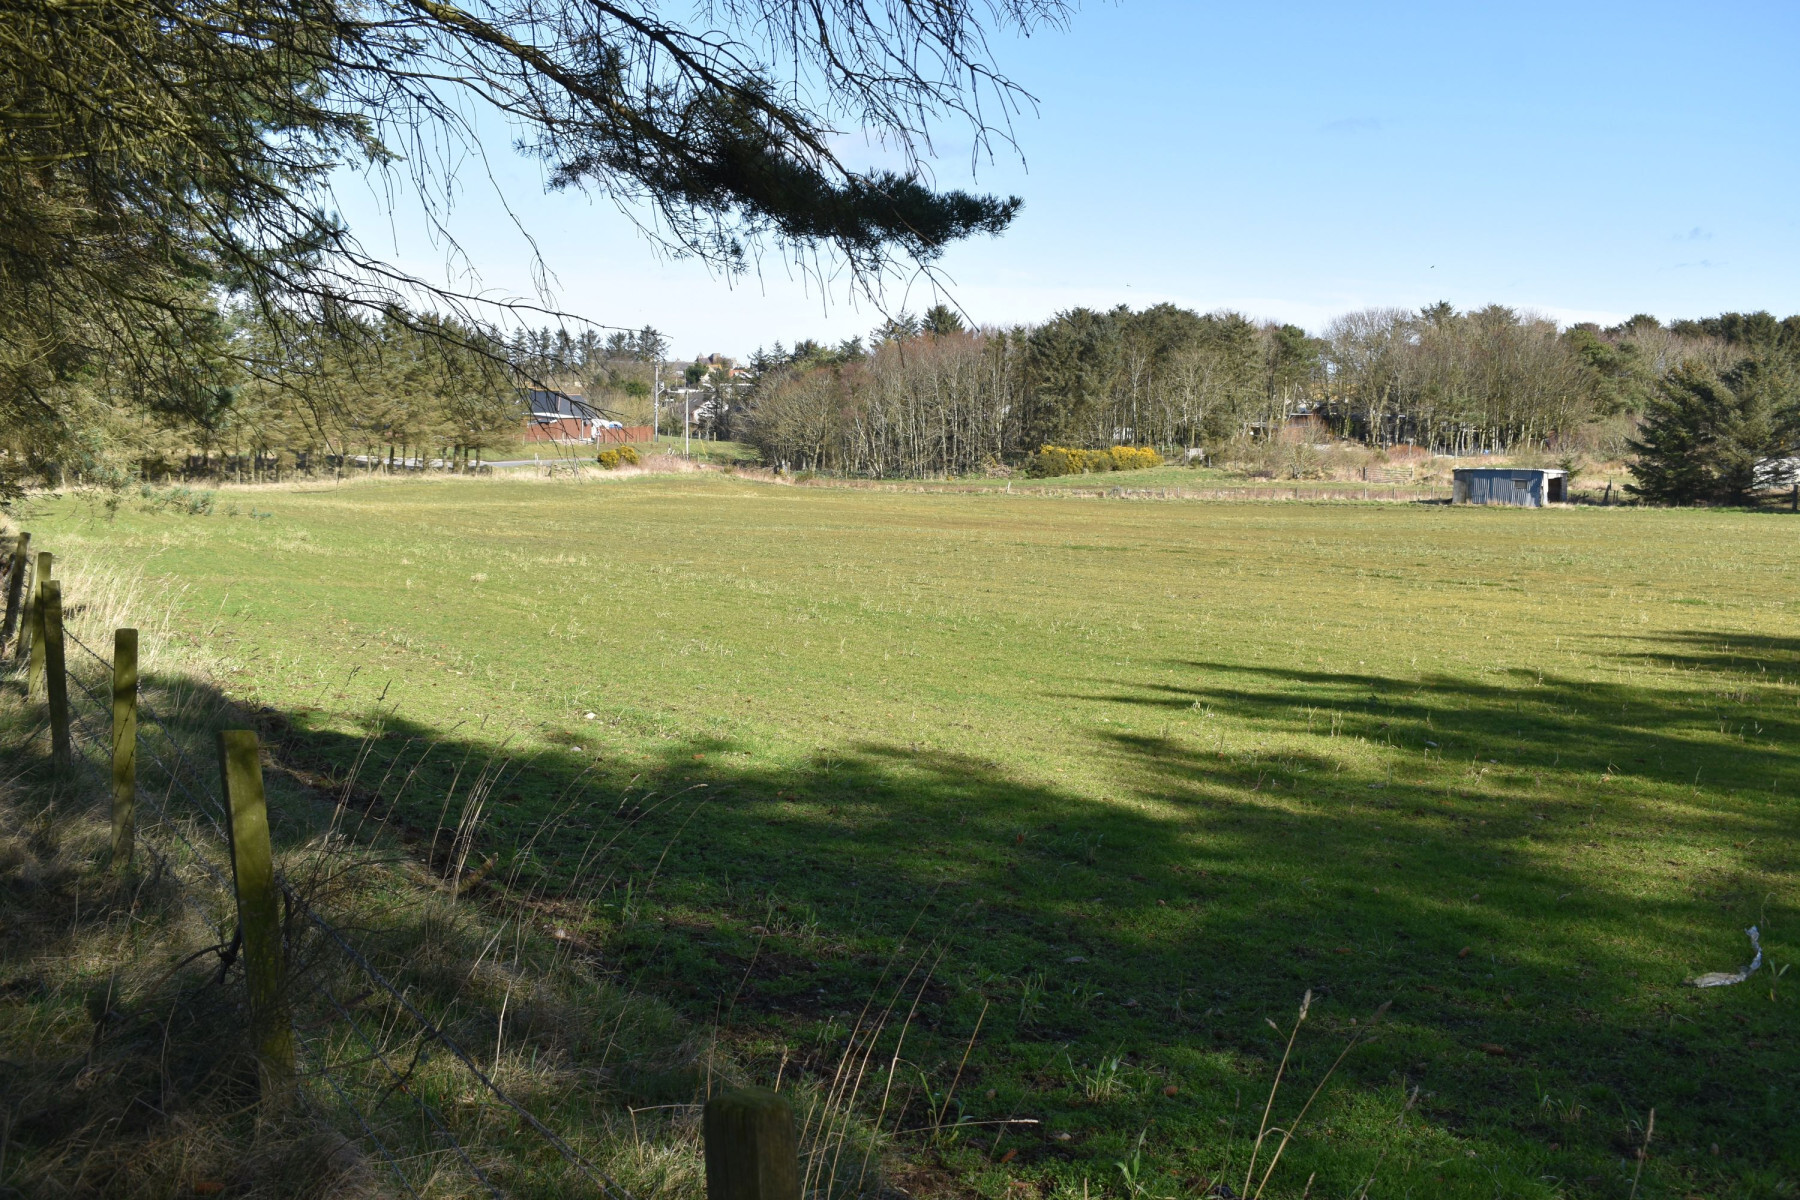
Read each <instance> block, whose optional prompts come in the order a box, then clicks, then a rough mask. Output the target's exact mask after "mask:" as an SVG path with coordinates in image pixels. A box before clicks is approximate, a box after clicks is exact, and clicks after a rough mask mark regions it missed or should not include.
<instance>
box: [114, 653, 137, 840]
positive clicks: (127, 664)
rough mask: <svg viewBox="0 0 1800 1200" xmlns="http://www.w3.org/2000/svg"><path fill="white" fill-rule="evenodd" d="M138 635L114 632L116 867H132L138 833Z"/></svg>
mask: <svg viewBox="0 0 1800 1200" xmlns="http://www.w3.org/2000/svg"><path fill="white" fill-rule="evenodd" d="M137 701H138V634H137V630H135V629H119V630H115V631H114V632H113V694H112V867H113V870H115V871H125V870H128V869H129V868H130V867H131V852H132V842H133V841H134V839H135V837H136V834H137Z"/></svg>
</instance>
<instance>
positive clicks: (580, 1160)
mask: <svg viewBox="0 0 1800 1200" xmlns="http://www.w3.org/2000/svg"><path fill="white" fill-rule="evenodd" d="M64 636H65V637H68V638H69V639H70V640H72V641H74V642H75V644H76V645H77V646H79V647H80V648H81V649H82V650H83V651H85V652H86V653H87V654H88V655H89V657H91V658H92V659H93V660H94V661H95V662H96V663H98V664H99V665H100V666H101V667H103V668H104V669H106V670H107V671H108V672H110V671H112V670H113V664H112V663H111V662H110V661H108V660H107V659H106V658H104V657H103V656H101V655H100V654H99V653H97V652H96V651H95V650H94V649H93V648H92V647H91V646H89V645H87V643H85V642H83V641H81V639H80V638H78V637H75V636H74V635H73V634H72V633H68V632H67V631H65V634H64ZM65 674H68V675H69V678H70V679H72V680H73V681H74V682H75V684H76V686H77V687H78V688H79V689H80V690H81V691H82V692H85V693H86V694H87V696H88V698H89V699H90V700H92V701H93V702H94V703H95V704H96V705H97V706H98V707H99V708H100V709H101V710H102V711H103V712H107V713H110V711H111V710H110V705H109V704H108V702H107V701H105V700H102V699H101V698H100V697H99V696H98V695H96V694H95V693H94V692H93V691H92V690H91V689H90V688H88V687H87V685H86V684H85V683H82V682H81V680H80V679H79V678H76V677H75V676H74V675H73V674H72V673H69V672H67V671H66V670H65ZM138 714H139V726H140V728H141V727H143V726H144V725H145V724H149V725H151V726H154V727H155V728H156V729H157V731H158V732H159V733H161V734H162V737H163V739H164V740H165V741H167V742H168V743H169V745H170V746H171V747H173V748H174V751H175V759H176V763H177V765H178V766H179V765H181V764H183V762H184V754H183V751H182V746H181V743H180V742H179V741H178V740H177V739H176V738H175V737H174V736H173V735H172V734H171V733H170V732H169V730H168V727H167V726H166V725H164V724H163V722H162V721H161V720H160V719H158V718H157V717H156V716H155V714H154V713H153V712H151V711H150V710H149V709H148V707H147V706H146V705H145V704H144V703H143V702H142V701H141V700H140V701H139V703H138ZM143 749H145V750H146V751H147V752H148V753H149V755H150V758H151V760H152V761H153V762H155V763H156V765H157V767H158V768H159V769H161V770H162V772H163V774H164V775H165V776H166V777H167V778H168V779H169V781H170V782H171V783H172V784H173V785H174V786H175V787H177V788H179V789H180V790H181V792H182V793H183V794H184V795H185V796H186V797H187V798H188V800H189V801H190V803H192V804H193V806H194V807H195V808H196V809H198V810H199V811H200V814H201V815H202V816H204V817H206V818H207V820H208V821H210V822H211V823H212V825H213V828H214V830H215V831H216V832H217V833H218V834H219V836H220V837H221V838H225V837H226V834H225V830H224V828H223V827H222V826H221V824H220V822H219V820H218V819H217V818H215V817H214V816H213V814H212V811H210V810H211V809H216V810H217V811H218V812H219V813H221V814H223V813H224V812H226V811H227V809H226V806H225V804H224V802H223V801H222V800H221V799H220V798H219V797H218V796H217V794H216V793H214V792H213V791H212V789H211V788H210V787H208V786H207V785H206V783H205V781H204V780H200V779H198V778H196V780H195V782H196V783H197V784H198V786H199V788H200V790H201V791H202V792H203V793H205V795H206V797H207V800H209V801H211V804H210V805H208V804H207V803H205V802H203V801H201V800H200V798H199V797H197V796H195V795H194V792H193V790H192V789H190V788H189V787H188V786H187V784H186V783H184V782H183V781H182V779H181V776H180V775H179V773H178V772H177V771H176V770H172V769H171V768H170V767H169V766H168V765H167V764H166V763H164V762H163V761H162V759H161V757H159V756H158V755H157V754H156V752H155V751H154V750H151V749H150V748H149V747H147V746H145V747H143ZM84 761H85V756H84ZM90 765H91V764H90ZM145 798H146V799H148V796H147V795H146V797H145ZM151 807H152V808H153V809H155V810H156V812H157V817H158V824H159V825H160V824H167V825H168V826H169V828H170V829H171V830H173V831H174V833H175V835H176V837H178V838H180V839H181V841H182V843H183V844H184V845H186V846H187V848H188V850H189V851H190V852H191V853H192V854H193V855H194V857H195V859H196V861H198V862H199V863H200V865H201V866H202V867H204V868H205V869H206V871H207V873H208V874H209V875H211V876H212V878H213V880H214V882H215V883H217V884H218V885H219V886H220V887H222V888H224V889H225V890H226V892H227V894H230V893H231V891H232V889H231V886H230V885H229V884H228V883H227V882H226V880H225V878H224V876H223V875H222V874H221V873H220V872H219V871H218V870H217V869H216V868H215V867H213V865H212V864H211V863H210V862H209V861H208V860H207V859H206V857H205V856H204V855H203V854H201V853H200V851H199V848H198V847H196V846H195V845H194V844H193V842H191V841H189V840H188V838H187V836H186V835H185V834H183V833H182V832H181V831H180V828H179V827H178V826H177V825H176V823H175V822H173V821H170V820H167V819H166V817H165V814H164V812H163V810H162V808H161V807H160V806H158V805H156V804H155V803H154V802H153V801H152V802H151ZM276 884H277V886H278V887H280V888H281V891H282V894H283V895H284V896H285V897H286V898H287V900H288V902H289V903H290V904H292V905H294V906H295V907H296V908H298V909H300V910H301V911H302V912H304V913H305V914H306V918H307V920H308V921H309V922H310V923H311V924H312V925H313V926H314V927H315V928H317V929H318V930H319V932H320V933H322V934H323V935H324V936H325V937H326V939H327V940H329V941H330V942H332V943H333V944H334V945H336V947H337V948H338V950H339V951H340V952H341V953H342V954H343V955H344V957H345V958H347V959H348V960H349V961H350V962H351V963H352V964H353V965H354V966H355V967H356V968H357V969H358V970H359V971H360V972H361V973H362V974H363V975H364V976H365V977H366V978H367V979H368V980H369V982H370V983H372V984H374V985H375V986H376V987H378V988H379V989H380V990H381V991H383V992H385V993H386V994H387V995H388V997H389V998H391V999H392V1000H393V1001H394V1002H395V1003H396V1004H398V1005H399V1006H400V1008H401V1009H402V1010H403V1011H404V1012H405V1013H406V1014H407V1015H408V1016H410V1017H411V1018H412V1019H413V1020H414V1021H416V1022H417V1023H418V1025H419V1027H420V1029H421V1030H422V1031H423V1032H424V1033H425V1034H426V1035H428V1036H429V1038H430V1039H431V1040H433V1041H435V1042H437V1043H438V1044H439V1045H441V1046H443V1047H444V1048H445V1049H446V1050H448V1051H449V1052H450V1054H451V1055H452V1057H454V1058H455V1059H456V1060H457V1061H458V1062H459V1063H461V1064H462V1066H463V1068H464V1069H465V1070H467V1071H468V1072H469V1073H470V1074H471V1075H473V1076H474V1077H475V1079H476V1080H477V1081H478V1082H480V1084H481V1085H482V1086H483V1087H484V1088H486V1089H487V1090H488V1092H489V1093H491V1094H492V1095H493V1096H494V1098H495V1099H497V1100H498V1101H500V1103H501V1104H503V1105H504V1106H506V1107H507V1108H509V1109H511V1110H512V1111H513V1112H514V1113H516V1114H517V1115H518V1116H519V1117H520V1118H521V1119H522V1120H523V1121H524V1122H525V1123H526V1125H528V1126H529V1127H530V1128H531V1129H532V1131H533V1132H535V1133H536V1134H537V1135H538V1136H539V1137H541V1138H542V1139H543V1140H544V1141H545V1142H546V1143H547V1144H548V1145H549V1146H550V1147H551V1149H553V1150H555V1151H556V1153H557V1154H558V1155H559V1156H560V1157H561V1158H562V1159H563V1160H564V1161H565V1162H567V1163H569V1164H570V1165H571V1166H573V1167H574V1168H575V1169H576V1170H578V1171H580V1172H581V1174H582V1175H584V1176H585V1177H586V1178H587V1180H588V1182H589V1183H591V1184H593V1185H594V1186H595V1187H597V1188H598V1189H600V1191H601V1192H602V1193H603V1194H604V1195H606V1196H608V1197H611V1198H612V1200H632V1197H631V1193H630V1192H628V1191H626V1190H625V1189H624V1188H623V1187H621V1186H620V1185H619V1184H618V1182H617V1181H615V1180H614V1179H613V1178H612V1177H611V1176H610V1175H608V1174H607V1173H606V1172H605V1171H603V1170H601V1169H600V1168H599V1167H597V1166H595V1165H594V1164H593V1163H592V1162H590V1161H588V1159H587V1157H586V1156H585V1155H583V1154H581V1153H580V1152H579V1151H578V1150H576V1149H575V1148H574V1147H573V1146H571V1145H569V1143H568V1142H567V1141H566V1140H564V1139H563V1138H562V1137H561V1136H560V1135H559V1134H558V1133H557V1132H556V1131H555V1130H553V1129H551V1128H550V1127H549V1126H548V1125H546V1124H544V1122H543V1121H541V1120H539V1119H538V1117H537V1116H536V1114H534V1113H532V1112H531V1111H530V1110H529V1109H527V1108H526V1107H525V1106H524V1105H523V1104H521V1103H520V1102H519V1101H517V1100H515V1099H514V1098H513V1097H512V1096H511V1095H510V1094H508V1093H507V1091H506V1090H505V1089H504V1088H502V1087H501V1086H500V1085H499V1084H498V1083H496V1082H495V1081H494V1080H493V1079H492V1078H490V1077H489V1076H488V1074H487V1073H486V1072H485V1071H483V1070H482V1069H481V1068H480V1067H479V1066H478V1065H477V1064H476V1063H475V1060H474V1059H473V1058H472V1057H470V1055H469V1054H468V1052H467V1051H465V1050H464V1049H463V1048H462V1047H461V1046H460V1045H458V1044H457V1043H456V1041H455V1040H454V1039H452V1038H451V1037H450V1035H449V1034H448V1033H446V1032H444V1030H443V1029H442V1028H441V1027H440V1026H439V1025H438V1024H437V1022H435V1021H433V1020H432V1019H431V1018H430V1017H428V1016H426V1015H425V1014H424V1013H423V1012H421V1011H420V1010H419V1009H418V1007H417V1006H415V1005H414V1004H413V1003H412V1001H410V1000H409V999H407V997H406V996H405V994H404V993H402V992H401V991H400V989H398V988H396V987H395V986H394V985H393V984H392V983H391V982H389V980H388V979H387V977H386V976H385V975H383V974H382V973H381V971H380V970H379V969H378V968H377V967H376V966H375V965H374V964H373V963H371V962H370V961H369V960H368V958H367V957H366V956H364V955H363V953H362V952H361V951H360V950H358V949H357V948H356V947H355V946H353V945H352V944H351V943H350V942H349V940H348V939H346V938H345V937H344V935H343V933H342V931H340V930H339V929H338V928H337V927H336V926H335V925H333V924H332V923H331V922H330V921H327V920H326V919H325V918H324V917H322V916H320V915H319V913H318V912H317V911H315V910H314V908H313V907H312V905H311V904H310V903H309V902H308V901H307V900H305V899H304V898H303V897H301V896H300V895H299V894H298V893H296V892H295V891H294V889H293V887H292V886H291V885H290V884H289V883H288V882H287V880H286V878H285V877H283V876H282V875H280V874H279V873H277V875H276ZM324 994H325V996H326V999H327V1000H328V1002H329V1003H330V1004H331V1005H332V1007H333V1008H335V1009H337V1011H338V1012H339V1014H340V1015H342V1016H344V1017H345V1018H346V1019H348V1020H350V1022H351V1025H352V1027H353V1028H355V1029H356V1031H357V1033H358V1035H359V1036H360V1037H361V1038H362V1039H363V1041H364V1043H365V1044H366V1045H368V1046H369V1048H370V1050H371V1052H372V1053H374V1054H375V1055H376V1056H377V1057H378V1058H379V1059H380V1060H381V1062H382V1065H383V1066H384V1067H386V1068H387V1069H388V1070H389V1072H390V1073H394V1074H395V1077H396V1079H398V1078H400V1076H399V1074H398V1073H397V1072H395V1069H394V1067H393V1066H392V1064H390V1063H388V1062H387V1060H386V1058H385V1057H384V1056H382V1055H381V1053H380V1051H379V1050H376V1049H375V1043H374V1042H373V1041H372V1040H370V1039H369V1037H368V1035H367V1034H366V1033H365V1032H363V1030H362V1029H361V1027H360V1026H359V1025H357V1024H356V1022H355V1020H354V1018H351V1017H350V1014H349V1013H348V1012H346V1011H345V1010H344V1008H343V1007H342V1006H341V1005H339V1004H338V1003H337V1001H336V999H335V998H333V997H331V996H330V995H329V993H324ZM327 1078H329V1076H327ZM333 1087H334V1090H335V1088H336V1085H335V1084H334V1085H333ZM415 1099H416V1100H418V1099H419V1098H418V1097H415ZM419 1104H420V1107H421V1110H422V1111H424V1112H425V1114H426V1116H427V1119H428V1120H430V1121H431V1123H432V1124H433V1126H434V1127H435V1128H436V1129H437V1130H438V1131H439V1133H441V1134H442V1135H443V1136H444V1137H445V1138H447V1139H448V1140H449V1142H450V1144H451V1146H452V1148H453V1149H454V1150H455V1152H456V1153H457V1155H458V1156H459V1157H460V1158H461V1159H462V1161H463V1164H464V1165H465V1166H466V1167H467V1168H468V1169H469V1170H470V1172H472V1173H473V1174H474V1175H475V1177H476V1178H477V1179H479V1180H480V1181H481V1183H482V1185H483V1186H484V1187H486V1188H487V1190H488V1191H489V1192H490V1193H491V1194H492V1195H493V1196H494V1197H495V1198H496V1200H500V1197H501V1193H500V1191H499V1189H497V1188H496V1187H495V1186H494V1184H493V1183H492V1182H491V1181H490V1180H489V1179H488V1178H487V1176H486V1174H485V1173H483V1172H482V1171H481V1169H480V1167H478V1166H477V1165H476V1164H475V1162H474V1160H473V1159H471V1158H470V1157H469V1154H468V1151H467V1150H466V1149H465V1148H464V1147H463V1145H462V1143H461V1142H460V1141H458V1140H457V1139H456V1136H455V1135H454V1134H453V1133H451V1132H450V1130H449V1129H447V1128H446V1127H445V1126H444V1125H443V1124H442V1122H441V1121H439V1120H438V1119H437V1117H436V1116H435V1114H433V1113H432V1112H431V1111H430V1107H429V1105H426V1104H425V1103H424V1102H423V1100H419ZM358 1120H359V1122H360V1121H361V1120H362V1117H361V1115H360V1113H359V1114H358ZM365 1128H366V1126H365ZM371 1136H372V1134H371ZM378 1148H380V1147H379V1144H378ZM383 1153H384V1154H385V1153H386V1152H385V1149H383ZM389 1161H390V1162H392V1160H391V1159H390V1160H389ZM408 1190H410V1186H409V1189H408Z"/></svg>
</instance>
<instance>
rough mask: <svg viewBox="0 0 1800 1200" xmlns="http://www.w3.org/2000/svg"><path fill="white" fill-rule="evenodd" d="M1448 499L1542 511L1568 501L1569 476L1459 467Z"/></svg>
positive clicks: (1546, 471) (1548, 471)
mask: <svg viewBox="0 0 1800 1200" xmlns="http://www.w3.org/2000/svg"><path fill="white" fill-rule="evenodd" d="M1454 475H1455V477H1456V483H1455V490H1454V491H1453V492H1452V493H1451V500H1452V501H1453V502H1455V503H1457V504H1517V505H1519V506H1521V507H1523V508H1542V507H1544V505H1546V504H1562V503H1564V502H1565V501H1567V500H1568V498H1569V473H1568V472H1567V471H1559V470H1556V469H1554V468H1551V469H1542V470H1540V469H1537V468H1526V467H1458V468H1456V470H1455V472H1454Z"/></svg>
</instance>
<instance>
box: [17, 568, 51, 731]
mask: <svg viewBox="0 0 1800 1200" xmlns="http://www.w3.org/2000/svg"><path fill="white" fill-rule="evenodd" d="M51 561H52V560H51V557H50V552H49V551H48V550H45V551H44V552H43V553H41V554H39V555H38V556H37V574H36V575H34V576H32V579H31V591H30V593H29V594H28V595H29V598H28V599H27V601H26V603H25V633H24V636H23V637H22V638H21V639H20V644H19V649H21V650H25V651H28V652H29V654H30V660H29V666H28V667H27V668H26V672H25V691H26V694H27V695H33V696H35V695H36V694H37V690H38V689H39V688H40V687H42V686H43V685H44V605H43V598H44V585H45V584H46V583H49V582H50V565H51Z"/></svg>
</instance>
